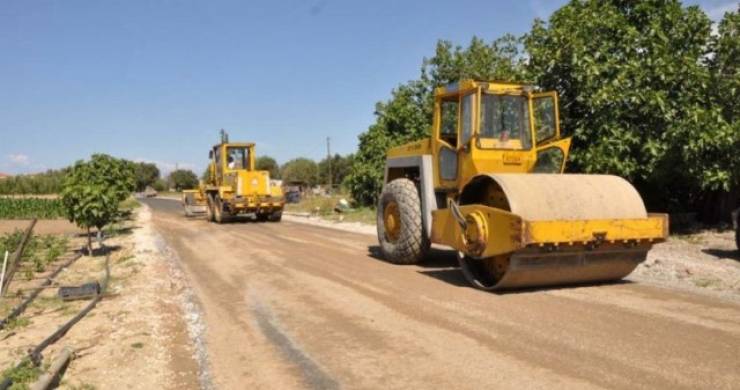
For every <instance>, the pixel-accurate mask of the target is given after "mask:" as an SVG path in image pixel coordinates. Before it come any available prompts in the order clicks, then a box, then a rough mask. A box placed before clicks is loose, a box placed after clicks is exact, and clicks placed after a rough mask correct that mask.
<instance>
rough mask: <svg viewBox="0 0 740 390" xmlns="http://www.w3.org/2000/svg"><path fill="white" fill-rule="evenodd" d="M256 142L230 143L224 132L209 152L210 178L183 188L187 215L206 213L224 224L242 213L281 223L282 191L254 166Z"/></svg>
mask: <svg viewBox="0 0 740 390" xmlns="http://www.w3.org/2000/svg"><path fill="white" fill-rule="evenodd" d="M254 149H255V145H254V144H253V143H244V142H236V143H230V142H229V137H228V134H226V133H225V132H224V131H223V130H222V132H221V143H219V144H217V145H214V146H213V148H212V149H211V151H210V152H209V154H208V158H209V159H210V163H209V164H208V179H207V180H205V181H201V183H200V185H199V186H198V188H197V189H193V190H186V191H183V194H182V204H183V208H184V209H185V215H186V216H188V217H189V216H194V215H196V214H206V215H207V218H208V220H209V221H211V222H216V223H222V222H224V221H226V220H227V219H229V218H230V217H232V216H236V215H239V214H254V215H255V216H256V218H257V220H260V221H272V222H278V221H280V219H281V218H282V215H283V206H284V205H285V201H284V199H283V192H282V190H281V189H280V187H279V186H277V185H272V184H271V182H270V173H269V172H268V171H258V170H256V169H255V155H254Z"/></svg>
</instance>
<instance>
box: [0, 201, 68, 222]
mask: <svg viewBox="0 0 740 390" xmlns="http://www.w3.org/2000/svg"><path fill="white" fill-rule="evenodd" d="M65 216H66V213H65V210H64V206H63V204H62V202H61V200H59V199H42V198H4V197H0V219H31V218H38V219H56V218H64V217H65Z"/></svg>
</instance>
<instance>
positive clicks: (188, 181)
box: [167, 169, 198, 191]
mask: <svg viewBox="0 0 740 390" xmlns="http://www.w3.org/2000/svg"><path fill="white" fill-rule="evenodd" d="M167 181H168V182H169V185H170V187H172V188H174V189H175V190H176V191H182V190H187V189H190V188H195V187H196V186H197V185H198V176H196V175H195V173H193V171H191V170H189V169H177V170H174V171H172V172H171V173H170V176H169V178H168V179H167Z"/></svg>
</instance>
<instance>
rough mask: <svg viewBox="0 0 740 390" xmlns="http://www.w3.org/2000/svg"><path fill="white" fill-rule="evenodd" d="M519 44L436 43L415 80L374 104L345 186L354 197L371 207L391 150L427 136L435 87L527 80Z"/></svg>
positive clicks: (504, 41)
mask: <svg viewBox="0 0 740 390" xmlns="http://www.w3.org/2000/svg"><path fill="white" fill-rule="evenodd" d="M520 46H521V42H520V39H518V38H516V37H514V36H512V35H505V36H503V37H501V38H499V39H496V40H494V41H493V42H491V43H486V42H485V41H483V40H482V39H480V38H477V37H473V39H472V40H471V41H470V44H469V45H468V46H467V47H465V48H463V47H461V46H454V45H453V44H452V43H450V42H449V41H439V42H438V43H437V47H436V51H435V54H434V56H433V57H431V58H429V59H424V61H423V63H422V67H421V74H420V76H419V79H418V80H412V81H410V82H408V83H406V84H402V85H400V86H398V87H397V88H395V89H394V90H393V91H392V92H391V98H390V100H388V101H385V102H378V103H376V105H375V117H376V120H375V123H374V124H372V125H370V128H369V129H368V130H367V131H366V132H364V133H362V134H360V136H359V139H360V145H359V150H358V152H357V154H355V156H354V159H353V163H352V169H351V172H350V174H349V176H348V177H347V180H346V183H347V185H348V187H349V190H350V192H351V193H352V197H353V198H354V199H355V200H356V201H358V202H360V203H362V204H366V205H367V204H374V203H375V201H376V198H377V196H378V194H379V193H380V191H381V189H382V185H383V183H382V182H383V167H384V164H385V154H386V152H387V150H388V149H389V148H391V147H394V146H397V145H401V144H403V143H406V142H410V141H414V140H418V139H421V138H424V137H429V136H430V134H431V125H432V115H433V107H434V95H433V93H434V88H436V87H439V86H442V85H446V84H449V83H452V82H456V81H459V80H460V79H465V78H473V79H481V80H521V79H522V78H523V77H524V75H525V69H524V58H523V56H522V55H521V47H520Z"/></svg>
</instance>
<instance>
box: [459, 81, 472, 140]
mask: <svg viewBox="0 0 740 390" xmlns="http://www.w3.org/2000/svg"><path fill="white" fill-rule="evenodd" d="M474 97H475V94H473V93H471V94H468V95H465V96H463V98H462V115H461V119H460V122H461V123H460V125H461V128H462V133H461V134H460V143H461V144H462V145H465V144H467V143H468V141H470V137H471V136H472V135H473V99H474Z"/></svg>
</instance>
